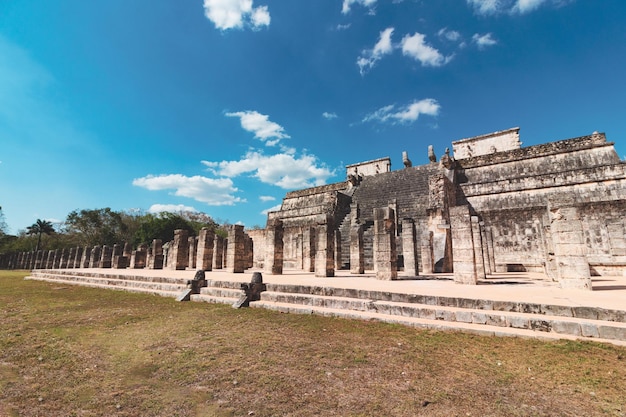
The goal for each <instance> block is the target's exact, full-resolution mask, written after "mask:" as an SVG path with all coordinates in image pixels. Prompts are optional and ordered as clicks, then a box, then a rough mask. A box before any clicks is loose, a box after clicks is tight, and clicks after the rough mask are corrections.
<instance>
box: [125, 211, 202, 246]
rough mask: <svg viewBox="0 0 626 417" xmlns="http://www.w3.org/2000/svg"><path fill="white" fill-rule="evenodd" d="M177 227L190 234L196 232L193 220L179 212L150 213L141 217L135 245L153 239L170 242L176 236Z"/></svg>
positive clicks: (146, 242)
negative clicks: (187, 218) (190, 220)
mask: <svg viewBox="0 0 626 417" xmlns="http://www.w3.org/2000/svg"><path fill="white" fill-rule="evenodd" d="M176 229H183V230H187V231H188V232H189V234H190V235H195V234H196V232H195V230H194V227H193V225H192V224H191V222H189V221H188V220H186V219H184V218H183V217H182V216H180V215H179V214H175V213H170V212H165V211H164V212H161V213H157V214H150V213H148V214H146V215H145V216H144V217H143V218H142V219H141V222H140V225H139V228H138V230H137V232H136V233H135V239H134V241H133V244H134V245H135V246H138V245H141V244H142V243H145V244H150V243H152V240H153V239H161V240H162V241H163V242H164V243H165V242H168V241H170V240H172V239H173V238H174V230H176Z"/></svg>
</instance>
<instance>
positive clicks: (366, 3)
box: [341, 0, 377, 14]
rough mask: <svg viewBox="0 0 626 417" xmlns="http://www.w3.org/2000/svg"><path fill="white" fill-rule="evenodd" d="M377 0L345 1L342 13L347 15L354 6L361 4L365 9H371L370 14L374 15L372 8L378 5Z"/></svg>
mask: <svg viewBox="0 0 626 417" xmlns="http://www.w3.org/2000/svg"><path fill="white" fill-rule="evenodd" d="M376 1H377V0H343V5H342V7H341V13H343V14H347V13H349V12H350V8H351V7H352V5H353V4H360V5H361V6H363V7H367V8H369V9H370V13H373V11H372V8H373V7H374V5H375V4H376Z"/></svg>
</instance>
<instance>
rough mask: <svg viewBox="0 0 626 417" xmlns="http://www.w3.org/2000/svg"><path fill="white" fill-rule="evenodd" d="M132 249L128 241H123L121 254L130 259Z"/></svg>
mask: <svg viewBox="0 0 626 417" xmlns="http://www.w3.org/2000/svg"><path fill="white" fill-rule="evenodd" d="M132 251H133V247H132V246H131V244H130V243H128V242H124V249H122V256H125V257H126V259H130V254H131V253H132Z"/></svg>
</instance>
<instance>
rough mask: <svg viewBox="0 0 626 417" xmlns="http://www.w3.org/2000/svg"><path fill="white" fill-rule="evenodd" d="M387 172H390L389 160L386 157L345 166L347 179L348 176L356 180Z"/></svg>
mask: <svg viewBox="0 0 626 417" xmlns="http://www.w3.org/2000/svg"><path fill="white" fill-rule="evenodd" d="M389 171H391V159H390V158H389V157H388V156H387V157H385V158H379V159H374V160H372V161H365V162H359V163H358V164H352V165H346V177H348V178H349V177H350V176H354V177H355V178H358V177H366V176H370V175H378V174H382V173H384V172H389Z"/></svg>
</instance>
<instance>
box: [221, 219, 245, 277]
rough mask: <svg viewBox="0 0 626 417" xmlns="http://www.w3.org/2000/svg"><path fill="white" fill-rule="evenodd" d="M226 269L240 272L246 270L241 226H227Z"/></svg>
mask: <svg viewBox="0 0 626 417" xmlns="http://www.w3.org/2000/svg"><path fill="white" fill-rule="evenodd" d="M226 258H227V259H228V261H227V262H226V265H227V271H228V272H232V273H242V272H243V271H245V270H246V250H245V243H244V236H243V226H242V225H239V224H233V225H230V226H229V228H228V246H227V248H226Z"/></svg>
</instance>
